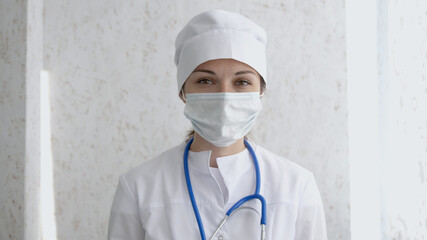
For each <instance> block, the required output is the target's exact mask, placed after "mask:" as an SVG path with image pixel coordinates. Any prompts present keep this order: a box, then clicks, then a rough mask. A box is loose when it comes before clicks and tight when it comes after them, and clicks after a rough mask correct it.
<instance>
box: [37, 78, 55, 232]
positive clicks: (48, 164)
mask: <svg viewBox="0 0 427 240" xmlns="http://www.w3.org/2000/svg"><path fill="white" fill-rule="evenodd" d="M40 123H41V126H40V144H41V146H40V151H41V161H40V168H41V169H40V178H41V179H40V192H41V194H40V204H41V206H40V207H41V220H42V239H43V240H56V239H57V238H56V221H55V198H54V185H53V163H52V149H51V128H50V126H51V125H50V101H49V73H48V72H47V71H45V70H42V71H41V73H40Z"/></svg>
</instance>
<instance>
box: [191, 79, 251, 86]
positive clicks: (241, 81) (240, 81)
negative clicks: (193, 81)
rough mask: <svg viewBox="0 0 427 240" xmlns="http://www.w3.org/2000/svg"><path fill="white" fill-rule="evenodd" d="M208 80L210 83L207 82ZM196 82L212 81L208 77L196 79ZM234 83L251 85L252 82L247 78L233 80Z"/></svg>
mask: <svg viewBox="0 0 427 240" xmlns="http://www.w3.org/2000/svg"><path fill="white" fill-rule="evenodd" d="M208 81H209V82H210V83H208ZM197 83H200V84H211V83H213V81H212V80H211V79H209V78H200V79H199V80H197ZM235 85H238V86H248V85H252V84H251V82H250V81H248V80H245V79H239V80H237V81H235Z"/></svg>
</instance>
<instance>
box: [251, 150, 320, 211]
mask: <svg viewBox="0 0 427 240" xmlns="http://www.w3.org/2000/svg"><path fill="white" fill-rule="evenodd" d="M255 152H256V154H257V157H258V160H259V163H260V168H261V172H262V175H263V177H262V180H263V181H264V182H267V183H268V184H266V185H264V186H268V187H267V189H266V191H267V192H269V193H271V195H274V196H272V198H275V201H286V202H292V203H297V202H299V199H300V198H301V195H302V193H303V192H304V190H305V188H306V186H307V185H308V184H309V182H311V181H314V177H313V173H312V172H311V171H309V170H308V169H306V168H304V167H302V166H300V165H298V164H297V163H295V162H293V161H291V160H288V159H287V158H285V157H282V156H280V155H278V154H276V153H273V152H271V151H269V150H267V149H265V148H263V147H261V146H256V149H255Z"/></svg>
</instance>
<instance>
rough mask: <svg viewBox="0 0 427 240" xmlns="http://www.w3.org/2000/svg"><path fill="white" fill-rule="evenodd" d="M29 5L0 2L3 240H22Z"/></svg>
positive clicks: (0, 213)
mask: <svg viewBox="0 0 427 240" xmlns="http://www.w3.org/2000/svg"><path fill="white" fill-rule="evenodd" d="M25 44H26V2H25V1H0V239H2V240H3V239H4V240H6V239H23V238H24V216H25V201H24V194H25V96H26V94H25V73H26V71H25V70H26V69H25V66H26V51H25V50H26V47H25Z"/></svg>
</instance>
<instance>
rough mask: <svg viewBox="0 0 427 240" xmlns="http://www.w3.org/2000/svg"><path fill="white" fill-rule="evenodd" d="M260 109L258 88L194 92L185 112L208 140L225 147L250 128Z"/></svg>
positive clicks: (187, 101)
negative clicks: (244, 90)
mask: <svg viewBox="0 0 427 240" xmlns="http://www.w3.org/2000/svg"><path fill="white" fill-rule="evenodd" d="M261 109H262V106H261V100H260V94H259V92H237V93H234V92H218V93H192V94H186V104H185V109H184V115H185V116H186V117H187V118H188V119H189V120H190V121H191V124H192V125H193V127H194V130H195V131H196V132H197V133H198V134H199V135H200V136H201V137H203V138H204V139H205V140H206V141H208V142H210V143H212V144H213V145H215V146H217V147H226V146H229V145H231V144H233V143H235V142H236V141H237V140H238V139H241V138H243V137H244V136H245V135H246V134H247V133H248V132H249V131H250V130H251V128H252V126H253V125H254V123H255V120H256V118H257V116H258V114H259V112H260V111H261Z"/></svg>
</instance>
